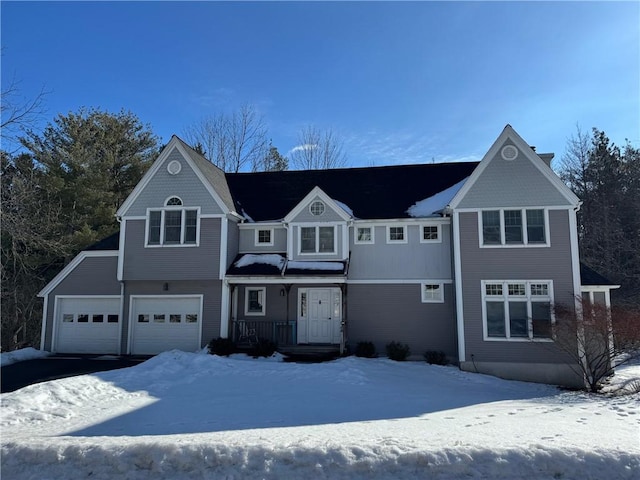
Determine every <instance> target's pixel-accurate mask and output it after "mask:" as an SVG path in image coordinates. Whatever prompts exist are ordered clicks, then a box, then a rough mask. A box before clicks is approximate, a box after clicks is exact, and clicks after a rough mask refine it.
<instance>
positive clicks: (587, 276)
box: [580, 263, 616, 285]
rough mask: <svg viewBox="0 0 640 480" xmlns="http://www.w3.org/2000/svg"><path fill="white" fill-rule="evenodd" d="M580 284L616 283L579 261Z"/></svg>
mask: <svg viewBox="0 0 640 480" xmlns="http://www.w3.org/2000/svg"><path fill="white" fill-rule="evenodd" d="M580 284H581V285H616V284H615V283H613V282H612V281H611V280H609V279H607V278H605V277H603V276H602V275H600V274H599V273H598V272H596V271H595V270H593V269H591V268H589V267H587V266H586V265H585V264H584V263H580Z"/></svg>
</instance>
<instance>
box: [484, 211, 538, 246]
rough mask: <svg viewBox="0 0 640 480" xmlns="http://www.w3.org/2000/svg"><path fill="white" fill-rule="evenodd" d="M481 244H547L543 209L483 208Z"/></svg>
mask: <svg viewBox="0 0 640 480" xmlns="http://www.w3.org/2000/svg"><path fill="white" fill-rule="evenodd" d="M480 234H481V235H480V242H481V245H482V246H519V245H522V246H524V245H531V246H547V245H548V232H547V212H546V211H545V210H544V209H541V208H539V209H528V208H526V209H525V208H520V209H502V210H484V211H482V212H481V216H480Z"/></svg>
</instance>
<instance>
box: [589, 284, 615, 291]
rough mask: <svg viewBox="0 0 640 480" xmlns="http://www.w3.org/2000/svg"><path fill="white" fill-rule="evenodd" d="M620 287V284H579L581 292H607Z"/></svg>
mask: <svg viewBox="0 0 640 480" xmlns="http://www.w3.org/2000/svg"><path fill="white" fill-rule="evenodd" d="M617 288H620V285H581V286H580V291H581V292H608V291H609V290H615V289H617Z"/></svg>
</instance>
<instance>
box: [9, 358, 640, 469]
mask: <svg viewBox="0 0 640 480" xmlns="http://www.w3.org/2000/svg"><path fill="white" fill-rule="evenodd" d="M276 360H277V359H276ZM629 368H635V369H636V371H635V374H638V373H640V372H639V371H638V370H640V368H639V367H638V366H635V367H629ZM630 372H631V371H630V370H627V371H626V374H627V375H630V374H631V373H630ZM632 373H633V372H632ZM1 399H2V407H1V412H2V415H1V419H0V426H1V427H2V478H7V479H67V480H73V479H80V478H82V479H87V478H90V479H113V478H118V479H154V480H155V479H164V478H166V479H218V478H220V479H241V478H266V479H280V478H282V479H296V478H304V479H316V478H330V479H334V478H335V479H402V478H421V479H422V478H425V479H426V478H429V479H431V478H434V479H459V478H473V479H475V478H491V479H495V478H503V479H507V478H508V479H518V478H522V479H524V478H526V479H538V478H540V479H614V478H615V479H638V478H640V412H638V407H639V403H640V395H638V394H635V395H627V396H620V397H605V396H594V395H588V394H584V393H579V392H567V391H561V390H558V389H556V388H554V387H551V386H547V385H536V384H529V383H521V382H510V381H504V380H500V379H496V378H493V377H489V376H484V375H477V374H470V373H465V372H461V371H459V370H458V369H456V368H454V367H437V366H430V365H427V364H425V363H418V362H416V363H413V362H411V363H397V362H393V361H390V360H386V359H375V360H372V359H359V358H355V357H349V358H344V359H340V360H336V361H333V362H327V363H321V364H292V363H282V362H278V361H273V359H258V360H254V359H250V358H247V357H244V356H234V357H232V358H221V357H215V356H211V355H203V354H189V353H183V352H176V351H173V352H168V353H164V354H162V355H159V356H157V357H155V358H152V359H150V360H148V361H147V362H145V363H143V364H141V365H138V366H135V367H131V368H127V369H123V370H116V371H111V372H101V373H97V374H92V375H83V376H80V377H75V378H66V379H63V380H58V381H54V382H47V383H42V384H37V385H32V386H30V387H27V388H24V389H22V390H19V391H16V392H13V393H8V394H4V395H2V397H1Z"/></svg>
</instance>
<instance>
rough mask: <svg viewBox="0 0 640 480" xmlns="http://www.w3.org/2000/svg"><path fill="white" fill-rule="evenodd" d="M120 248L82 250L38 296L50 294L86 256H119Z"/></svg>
mask: <svg viewBox="0 0 640 480" xmlns="http://www.w3.org/2000/svg"><path fill="white" fill-rule="evenodd" d="M117 256H118V250H89V251H83V252H80V253H79V254H78V255H76V256H75V257H74V259H73V260H71V262H69V263H68V264H67V265H66V266H65V267H64V268H63V269H62V271H61V272H60V273H58V275H56V276H55V277H54V278H53V280H51V281H50V282H49V283H47V285H46V286H45V287H44V288H43V289H42V290H40V292H39V293H38V297H44V296H46V295H49V293H51V291H52V290H53V289H54V288H56V287H57V286H58V285H59V284H60V282H62V281H63V280H64V279H65V278H66V277H67V276H68V275H69V274H70V273H71V272H72V271H73V270H74V269H75V268H76V267H77V266H78V265H80V263H81V262H82V261H83V260H84V259H85V258H95V257H117Z"/></svg>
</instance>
